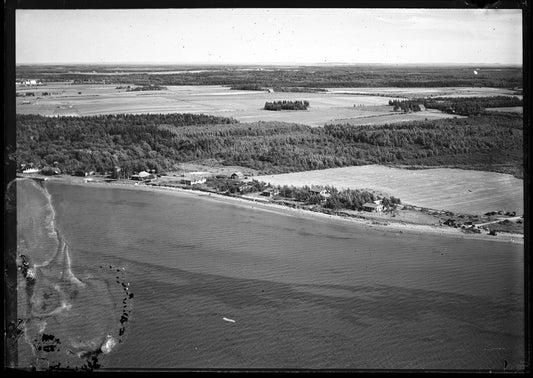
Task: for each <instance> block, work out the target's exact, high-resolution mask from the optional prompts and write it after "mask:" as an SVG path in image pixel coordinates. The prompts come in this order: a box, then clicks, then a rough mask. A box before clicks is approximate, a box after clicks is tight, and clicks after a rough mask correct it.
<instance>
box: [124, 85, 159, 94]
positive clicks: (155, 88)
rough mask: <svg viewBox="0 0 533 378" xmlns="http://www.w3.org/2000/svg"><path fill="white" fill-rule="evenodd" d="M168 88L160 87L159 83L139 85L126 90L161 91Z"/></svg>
mask: <svg viewBox="0 0 533 378" xmlns="http://www.w3.org/2000/svg"><path fill="white" fill-rule="evenodd" d="M165 89H168V88H167V87H162V86H160V85H153V84H151V85H142V86H140V87H133V88H131V87H130V88H127V90H126V91H127V92H137V91H141V92H142V91H162V90H165Z"/></svg>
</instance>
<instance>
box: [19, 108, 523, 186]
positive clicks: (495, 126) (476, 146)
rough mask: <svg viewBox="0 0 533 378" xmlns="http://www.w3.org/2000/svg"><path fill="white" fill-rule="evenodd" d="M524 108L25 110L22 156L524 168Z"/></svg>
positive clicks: (111, 161)
mask: <svg viewBox="0 0 533 378" xmlns="http://www.w3.org/2000/svg"><path fill="white" fill-rule="evenodd" d="M522 123H523V120H522V116H521V115H520V114H509V113H504V114H497V113H487V114H483V115H481V116H480V117H475V118H468V119H467V118H460V119H453V118H450V119H440V120H432V121H417V122H404V123H398V124H391V125H379V126H377V125H370V126H359V127H353V126H350V125H343V124H337V125H326V126H325V127H316V128H313V127H310V126H305V125H299V124H293V123H282V122H256V123H246V124H243V123H237V122H236V121H235V120H232V119H228V118H221V117H213V116H207V115H193V114H166V115H103V116H96V117H57V118H50V117H43V116H38V115H17V125H16V129H17V151H16V158H17V161H18V162H19V163H20V164H22V163H33V164H34V166H36V167H43V166H46V165H51V164H53V162H55V161H57V162H59V165H58V166H59V167H60V168H61V170H62V171H66V172H74V171H76V170H79V169H86V170H94V171H100V172H102V171H106V170H109V169H111V168H112V167H113V166H114V165H118V166H120V167H121V168H122V169H123V170H124V171H125V173H126V174H128V173H132V172H134V171H141V170H150V169H155V170H157V171H158V172H161V171H166V170H171V169H175V168H176V167H177V166H178V164H179V163H182V162H192V161H202V160H207V159H215V160H216V161H218V162H221V163H222V164H226V165H238V166H243V167H249V168H252V169H256V170H258V171H260V172H261V173H265V174H269V173H283V172H295V171H304V170H312V169H324V168H335V167H345V166H354V165H365V164H392V165H403V166H405V165H410V166H416V165H421V166H443V165H445V166H454V167H460V168H474V169H481V170H491V171H497V172H504V173H510V174H513V175H515V176H517V177H521V175H522V163H523V154H522V150H523V137H522Z"/></svg>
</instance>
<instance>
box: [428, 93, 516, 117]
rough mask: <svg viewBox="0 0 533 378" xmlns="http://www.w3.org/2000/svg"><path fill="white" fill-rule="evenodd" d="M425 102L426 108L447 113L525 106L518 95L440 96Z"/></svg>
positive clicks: (466, 113) (467, 113)
mask: <svg viewBox="0 0 533 378" xmlns="http://www.w3.org/2000/svg"><path fill="white" fill-rule="evenodd" d="M418 101H422V100H418ZM423 104H424V106H425V107H426V108H430V109H438V110H440V111H443V112H445V113H450V114H458V115H464V116H473V115H479V114H481V113H483V112H484V111H485V109H486V108H500V107H514V106H523V104H524V102H523V100H521V99H520V98H518V97H516V96H513V97H511V96H491V97H462V98H461V97H438V98H430V99H424V100H423Z"/></svg>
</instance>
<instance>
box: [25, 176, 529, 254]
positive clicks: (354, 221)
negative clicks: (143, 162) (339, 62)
mask: <svg viewBox="0 0 533 378" xmlns="http://www.w3.org/2000/svg"><path fill="white" fill-rule="evenodd" d="M20 178H29V179H42V177H40V176H34V177H28V176H21V177H20ZM85 180H86V179H85V178H82V177H80V178H77V177H65V176H60V177H47V178H46V181H50V182H59V183H67V184H71V185H83V186H85V185H91V186H96V187H102V188H113V187H115V188H122V189H128V190H142V191H149V192H154V193H157V192H163V193H168V194H177V195H181V196H184V195H185V196H191V197H195V198H203V199H209V200H213V201H217V202H219V203H226V204H230V205H237V206H242V207H247V208H248V209H250V208H251V209H254V210H256V209H258V210H261V211H268V212H273V213H277V214H283V215H287V216H294V217H299V218H305V219H312V220H320V221H333V222H335V223H337V224H342V225H357V226H360V227H365V228H373V229H376V230H380V231H384V232H387V231H388V232H391V233H396V234H404V233H406V234H411V235H421V234H424V235H428V234H430V235H435V236H445V237H453V238H459V239H476V240H485V241H495V242H505V243H515V244H522V245H523V244H524V235H523V234H511V233H503V232H500V233H498V234H497V235H488V234H484V233H481V234H467V233H464V232H462V231H461V229H456V228H451V227H447V226H432V225H422V224H414V223H406V222H403V221H394V220H384V221H375V220H372V219H368V218H367V219H364V218H353V217H347V216H346V217H345V216H339V215H331V214H325V213H322V212H315V211H309V210H303V209H295V208H291V207H288V206H284V205H280V204H275V203H266V202H260V201H254V200H251V199H247V198H241V197H231V196H226V195H223V194H219V193H208V192H203V191H199V190H192V189H184V188H177V187H164V186H155V185H144V184H142V185H135V183H133V182H132V183H130V182H125V181H115V182H102V181H89V182H86V181H85ZM383 223H386V224H383Z"/></svg>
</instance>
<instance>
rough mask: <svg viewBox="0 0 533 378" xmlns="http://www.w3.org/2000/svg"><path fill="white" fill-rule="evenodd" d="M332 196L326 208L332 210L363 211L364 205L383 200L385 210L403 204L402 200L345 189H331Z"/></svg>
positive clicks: (364, 191) (325, 205)
mask: <svg viewBox="0 0 533 378" xmlns="http://www.w3.org/2000/svg"><path fill="white" fill-rule="evenodd" d="M330 193H331V196H330V197H329V198H328V199H327V200H326V203H325V204H324V207H326V208H328V209H332V210H338V209H347V210H358V211H361V210H363V205H364V204H365V203H367V202H373V201H375V200H377V199H381V201H382V202H381V203H382V205H383V206H384V207H385V209H394V208H395V207H396V206H397V205H399V204H401V200H400V199H399V198H396V197H392V196H391V197H383V198H377V197H376V195H375V194H374V193H372V192H368V191H366V190H359V189H355V190H354V189H344V190H342V191H339V190H337V189H336V188H331V190H330Z"/></svg>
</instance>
